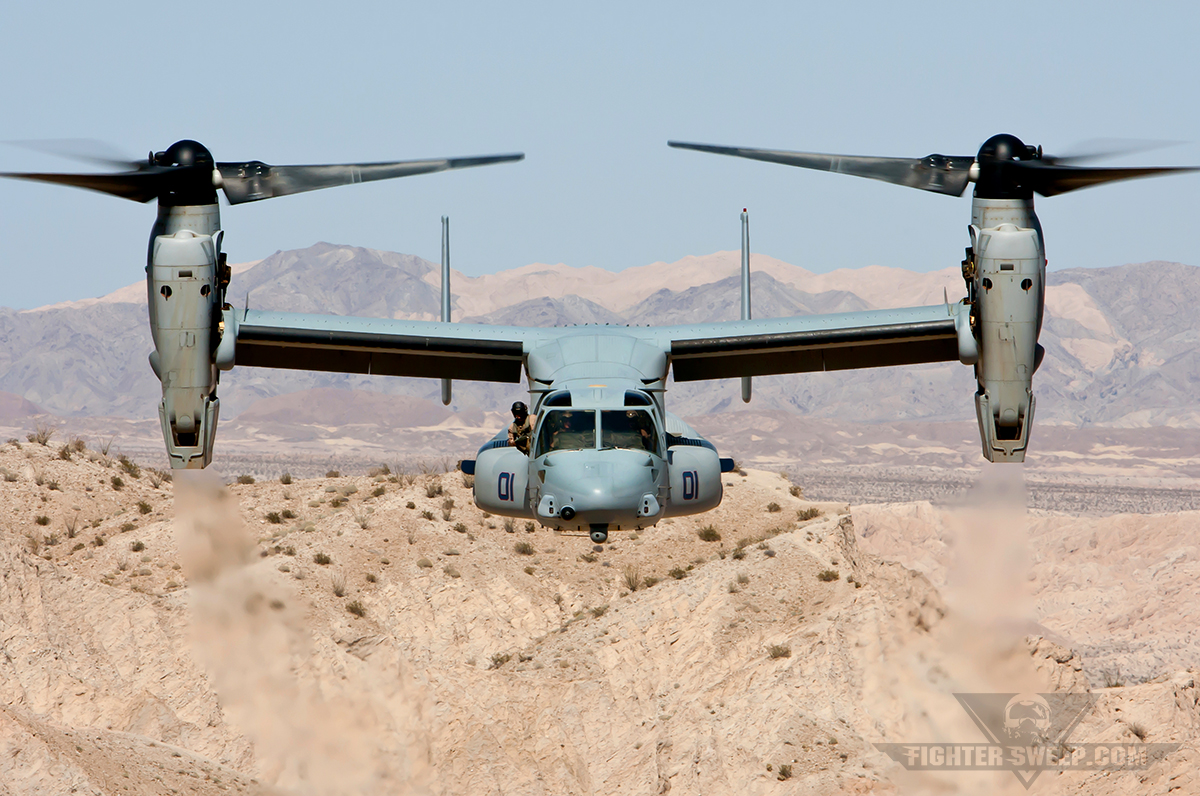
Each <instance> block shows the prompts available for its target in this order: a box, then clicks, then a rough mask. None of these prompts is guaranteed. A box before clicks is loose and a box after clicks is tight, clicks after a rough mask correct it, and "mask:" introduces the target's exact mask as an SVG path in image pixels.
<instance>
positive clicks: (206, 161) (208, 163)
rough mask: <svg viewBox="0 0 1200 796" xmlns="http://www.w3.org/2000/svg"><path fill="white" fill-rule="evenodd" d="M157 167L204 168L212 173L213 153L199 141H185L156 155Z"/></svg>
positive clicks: (177, 142)
mask: <svg viewBox="0 0 1200 796" xmlns="http://www.w3.org/2000/svg"><path fill="white" fill-rule="evenodd" d="M154 165H156V166H203V167H205V168H206V169H207V170H209V171H211V170H212V167H213V157H212V153H210V152H209V151H208V149H207V148H206V147H205V146H204V144H201V143H200V142H199V141H191V140H189V139H186V138H185V139H184V140H182V141H176V142H175V143H174V144H171V146H169V147H168V148H167V150H166V151H165V152H157V153H155V155H154Z"/></svg>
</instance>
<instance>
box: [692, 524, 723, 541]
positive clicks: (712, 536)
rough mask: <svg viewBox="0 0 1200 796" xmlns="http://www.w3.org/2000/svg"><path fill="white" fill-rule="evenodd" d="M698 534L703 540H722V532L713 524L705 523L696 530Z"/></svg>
mask: <svg viewBox="0 0 1200 796" xmlns="http://www.w3.org/2000/svg"><path fill="white" fill-rule="evenodd" d="M696 536H698V537H699V538H700V541H702V542H719V541H721V533H720V531H718V530H717V529H716V528H714V527H713V526H711V525H705V526H704V527H703V528H701V529H700V530H698V531H696Z"/></svg>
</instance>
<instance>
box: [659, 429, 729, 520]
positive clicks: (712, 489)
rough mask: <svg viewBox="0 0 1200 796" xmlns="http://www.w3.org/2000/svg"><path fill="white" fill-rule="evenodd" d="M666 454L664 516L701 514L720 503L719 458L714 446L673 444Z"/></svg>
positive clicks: (721, 491) (721, 492)
mask: <svg viewBox="0 0 1200 796" xmlns="http://www.w3.org/2000/svg"><path fill="white" fill-rule="evenodd" d="M667 457H668V459H667V461H668V464H667V469H668V471H669V474H670V479H671V495H670V499H669V500H668V501H667V510H666V514H665V516H667V517H682V516H684V515H686V514H700V513H702V512H705V511H708V510H709V509H715V508H716V507H717V506H719V505H721V497H722V494H723V490H722V486H721V458H720V456H718V455H717V452H716V450H715V449H712V448H707V447H702V446H700V445H673V446H671V447H670V448H668V449H667Z"/></svg>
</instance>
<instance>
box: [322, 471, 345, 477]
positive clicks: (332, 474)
mask: <svg viewBox="0 0 1200 796" xmlns="http://www.w3.org/2000/svg"><path fill="white" fill-rule="evenodd" d="M325 477H326V478H341V477H342V474H341V472H340V471H338V470H326V471H325Z"/></svg>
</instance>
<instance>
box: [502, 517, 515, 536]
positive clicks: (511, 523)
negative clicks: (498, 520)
mask: <svg viewBox="0 0 1200 796" xmlns="http://www.w3.org/2000/svg"><path fill="white" fill-rule="evenodd" d="M516 530H517V522H516V520H514V519H513V518H512V517H505V518H504V532H505V533H516Z"/></svg>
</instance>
